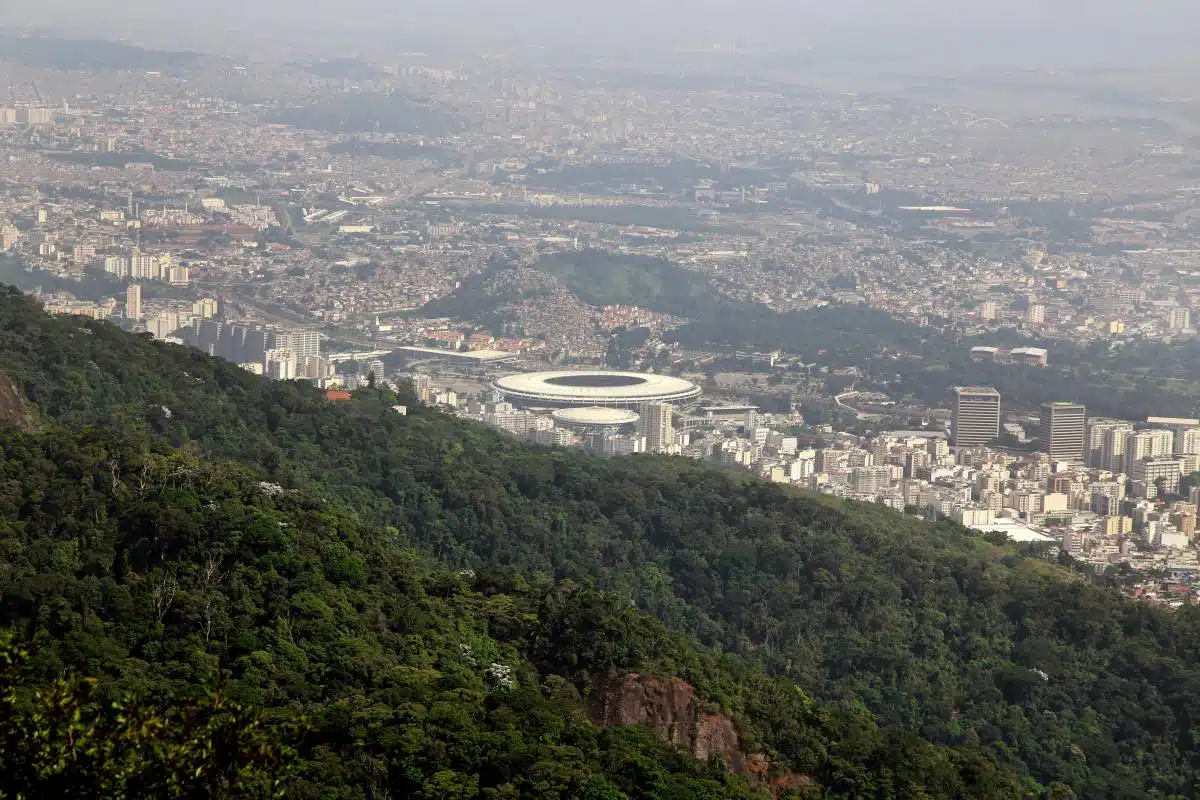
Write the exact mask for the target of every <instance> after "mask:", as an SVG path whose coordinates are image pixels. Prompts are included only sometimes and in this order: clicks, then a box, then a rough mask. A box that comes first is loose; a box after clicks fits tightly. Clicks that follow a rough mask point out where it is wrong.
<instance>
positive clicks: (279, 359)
mask: <svg viewBox="0 0 1200 800" xmlns="http://www.w3.org/2000/svg"><path fill="white" fill-rule="evenodd" d="M296 367H297V362H296V354H295V353H293V352H292V351H291V350H288V349H286V348H277V349H274V350H268V351H267V352H266V356H265V358H264V363H263V374H264V375H266V376H267V377H269V378H274V379H275V380H277V381H290V380H293V379H295V377H296Z"/></svg>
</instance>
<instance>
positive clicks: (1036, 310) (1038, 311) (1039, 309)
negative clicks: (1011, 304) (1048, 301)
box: [1028, 302, 1046, 325]
mask: <svg viewBox="0 0 1200 800" xmlns="http://www.w3.org/2000/svg"><path fill="white" fill-rule="evenodd" d="M1028 317H1029V324H1030V325H1041V324H1042V323H1043V322H1045V321H1046V307H1045V306H1044V305H1042V304H1041V303H1034V302H1030V304H1029V313H1028Z"/></svg>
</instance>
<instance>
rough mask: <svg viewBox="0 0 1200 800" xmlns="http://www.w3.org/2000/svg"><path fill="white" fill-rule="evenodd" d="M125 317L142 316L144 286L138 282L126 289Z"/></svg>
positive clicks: (139, 317)
mask: <svg viewBox="0 0 1200 800" xmlns="http://www.w3.org/2000/svg"><path fill="white" fill-rule="evenodd" d="M125 318H126V319H141V318H142V287H141V286H139V285H138V284H136V283H135V284H132V285H130V287H129V288H128V289H126V290H125Z"/></svg>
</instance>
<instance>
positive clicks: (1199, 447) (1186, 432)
mask: <svg viewBox="0 0 1200 800" xmlns="http://www.w3.org/2000/svg"><path fill="white" fill-rule="evenodd" d="M1175 455H1177V456H1192V455H1200V428H1184V429H1183V430H1177V431H1175Z"/></svg>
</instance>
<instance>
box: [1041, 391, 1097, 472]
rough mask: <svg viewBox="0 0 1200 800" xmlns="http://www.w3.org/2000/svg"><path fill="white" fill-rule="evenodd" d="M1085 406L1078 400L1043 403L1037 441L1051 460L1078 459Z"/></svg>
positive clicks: (1084, 424) (1084, 429) (1085, 413)
mask: <svg viewBox="0 0 1200 800" xmlns="http://www.w3.org/2000/svg"><path fill="white" fill-rule="evenodd" d="M1086 428H1087V409H1085V408H1084V407H1083V406H1082V405H1080V404H1079V403H1043V404H1042V409H1041V425H1040V427H1039V435H1038V438H1039V441H1040V442H1041V446H1042V452H1044V453H1047V454H1049V456H1050V460H1052V461H1082V460H1083V455H1084V442H1085V440H1086V438H1087V437H1086Z"/></svg>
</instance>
